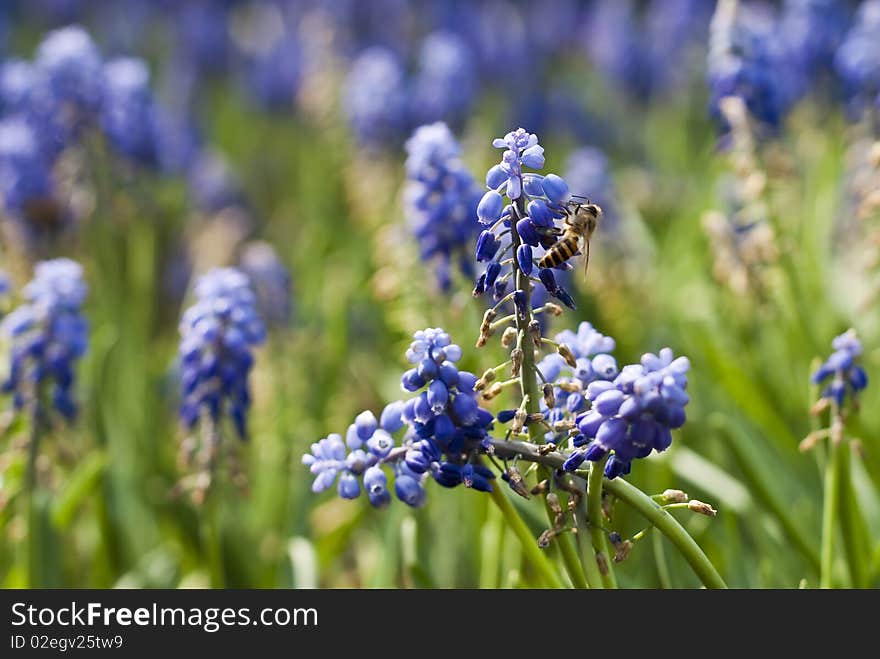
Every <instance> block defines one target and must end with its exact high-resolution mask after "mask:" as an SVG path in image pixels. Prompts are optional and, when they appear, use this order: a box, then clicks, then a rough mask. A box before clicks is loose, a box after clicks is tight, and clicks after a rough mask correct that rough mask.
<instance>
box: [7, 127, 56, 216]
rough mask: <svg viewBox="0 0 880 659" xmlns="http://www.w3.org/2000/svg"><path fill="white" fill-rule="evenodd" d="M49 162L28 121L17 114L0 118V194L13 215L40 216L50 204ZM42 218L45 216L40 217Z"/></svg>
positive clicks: (52, 203) (53, 202)
mask: <svg viewBox="0 0 880 659" xmlns="http://www.w3.org/2000/svg"><path fill="white" fill-rule="evenodd" d="M53 188H54V186H53V182H52V172H51V163H50V162H48V161H47V160H46V158H45V156H44V154H43V152H42V151H41V149H40V144H39V141H38V139H37V136H36V135H35V134H34V130H33V128H32V127H31V125H30V124H29V123H28V122H26V121H25V120H24V119H22V118H21V117H12V118H9V119H4V120H2V121H0V195H2V200H3V206H4V208H5V210H6V212H7V213H8V214H9V215H11V216H12V217H14V218H17V219H21V220H25V221H27V220H30V219H35V218H37V217H40V218H43V216H44V211H45V210H46V209H50V208H52V207H53V206H54V204H55V201H54V189H53ZM43 219H45V218H43Z"/></svg>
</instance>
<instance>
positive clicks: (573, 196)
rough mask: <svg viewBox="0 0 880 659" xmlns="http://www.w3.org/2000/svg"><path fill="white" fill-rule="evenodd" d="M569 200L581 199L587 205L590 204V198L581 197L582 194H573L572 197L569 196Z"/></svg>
mask: <svg viewBox="0 0 880 659" xmlns="http://www.w3.org/2000/svg"><path fill="white" fill-rule="evenodd" d="M571 198H572V199H583V200H584V201H585V202H587V203H589V202H590V198H589V197H585V196H584V195H582V194H573V195H571Z"/></svg>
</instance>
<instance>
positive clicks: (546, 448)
mask: <svg viewBox="0 0 880 659" xmlns="http://www.w3.org/2000/svg"><path fill="white" fill-rule="evenodd" d="M555 450H556V444H554V443H553V442H547V443H546V444H541V445H540V446H539V447H538V455H547V454H548V453H553V451H555Z"/></svg>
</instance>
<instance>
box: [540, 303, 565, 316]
mask: <svg viewBox="0 0 880 659" xmlns="http://www.w3.org/2000/svg"><path fill="white" fill-rule="evenodd" d="M544 309H546V310H547V313H549V314H551V315H553V316H561V315H562V307H560V306H559V305H558V304H555V303H554V302H547V303H546V304H544Z"/></svg>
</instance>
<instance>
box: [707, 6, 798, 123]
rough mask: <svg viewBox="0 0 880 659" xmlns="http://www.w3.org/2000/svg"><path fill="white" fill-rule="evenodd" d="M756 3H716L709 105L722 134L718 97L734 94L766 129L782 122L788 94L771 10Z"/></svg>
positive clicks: (709, 71)
mask: <svg viewBox="0 0 880 659" xmlns="http://www.w3.org/2000/svg"><path fill="white" fill-rule="evenodd" d="M765 9H766V8H762V7H759V6H752V5H743V4H736V3H723V4H719V5H718V9H717V10H716V12H715V16H714V18H713V19H712V24H711V29H710V34H709V54H708V67H707V68H708V71H707V76H708V83H709V93H710V99H709V111H710V114H711V116H712V118H713V120H714V121H715V122H716V123H717V124H718V127H719V129H720V131H721V133H722V134H727V133H728V131H729V130H730V126H729V125H728V122H727V120H726V119H725V118H724V114H723V112H722V110H721V101H722V100H723V99H724V98H725V97H728V96H738V97H740V98H742V100H743V102H744V103H745V104H746V107H747V108H748V110H749V113H750V114H751V116H752V117H753V118H754V119H755V120H756V121H757V122H758V124H759V126H760V127H761V128H762V129H763V130H764V131H769V132H774V131H776V130H778V129H779V128H780V127H781V124H782V119H783V116H784V114H785V110H786V100H787V98H788V97H789V96H790V94H789V93H788V92H787V91H786V89H785V84H786V77H785V71H784V52H783V51H782V48H781V44H780V43H779V42H778V40H777V39H775V37H774V34H775V27H776V22H775V20H774V16H773V15H772V14H771V13H770V12H769V11H766V10H765Z"/></svg>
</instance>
